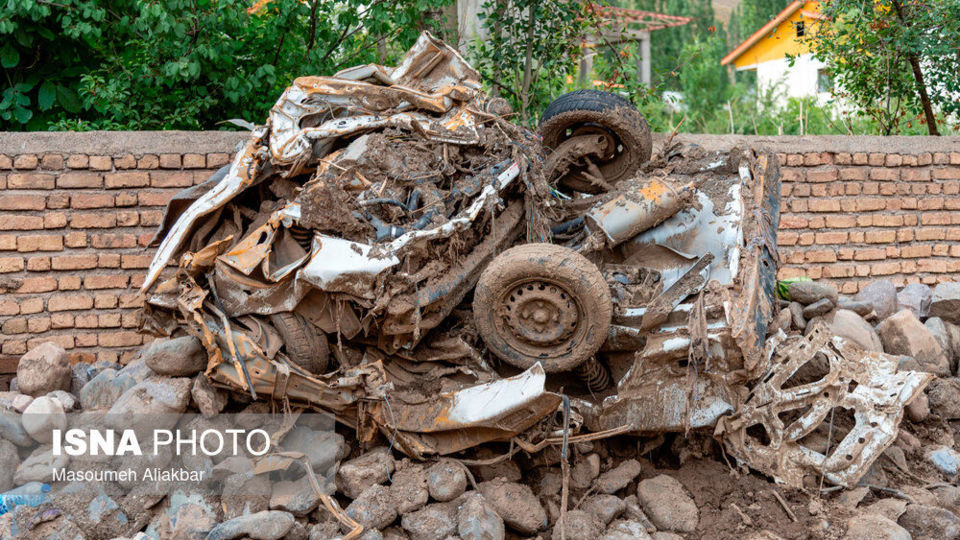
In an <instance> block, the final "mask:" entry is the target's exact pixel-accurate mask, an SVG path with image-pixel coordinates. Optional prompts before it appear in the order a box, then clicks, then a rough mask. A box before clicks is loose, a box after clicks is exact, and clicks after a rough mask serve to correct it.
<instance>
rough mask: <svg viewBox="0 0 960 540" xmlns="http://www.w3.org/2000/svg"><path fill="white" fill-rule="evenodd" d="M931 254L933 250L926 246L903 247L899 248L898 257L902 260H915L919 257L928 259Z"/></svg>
mask: <svg viewBox="0 0 960 540" xmlns="http://www.w3.org/2000/svg"><path fill="white" fill-rule="evenodd" d="M932 253H933V248H932V247H931V246H930V245H927V244H918V245H915V246H903V247H902V248H900V257H902V258H904V259H917V258H920V257H929V256H930V255H931V254H932Z"/></svg>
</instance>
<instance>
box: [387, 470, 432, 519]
mask: <svg viewBox="0 0 960 540" xmlns="http://www.w3.org/2000/svg"><path fill="white" fill-rule="evenodd" d="M392 480H393V482H392V483H391V484H390V496H391V497H392V498H393V500H394V501H395V502H396V504H397V513H399V514H406V513H408V512H414V511H417V510H419V509H421V508H423V505H425V504H427V501H429V500H430V492H429V490H428V489H427V472H426V471H425V470H424V469H423V466H422V465H420V464H417V463H409V462H407V463H405V464H404V467H403V468H400V467H398V468H397V471H396V472H395V473H393V476H392Z"/></svg>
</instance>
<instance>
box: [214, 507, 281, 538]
mask: <svg viewBox="0 0 960 540" xmlns="http://www.w3.org/2000/svg"><path fill="white" fill-rule="evenodd" d="M293 522H294V519H293V516H292V515H291V514H289V513H288V512H280V511H278V510H268V511H265V512H257V513H256V514H248V515H245V516H240V517H236V518H233V519H231V520H230V521H225V522H223V523H221V524H219V525H217V526H216V527H214V528H213V529H212V530H211V531H210V534H209V535H207V540H233V539H234V538H240V537H242V536H248V537H250V538H252V539H253V540H279V539H280V538H283V537H284V536H285V535H286V534H287V532H288V531H290V529H291V528H293Z"/></svg>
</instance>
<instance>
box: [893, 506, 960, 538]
mask: <svg viewBox="0 0 960 540" xmlns="http://www.w3.org/2000/svg"><path fill="white" fill-rule="evenodd" d="M897 522H898V523H899V524H900V526H901V527H903V528H904V529H906V530H907V531H908V532H909V533H910V534H911V535H913V536H914V537H917V538H938V539H942V540H948V539H955V538H960V518H958V517H957V516H955V515H953V514H952V513H950V512H949V511H947V510H944V509H943V508H937V507H936V506H927V505H923V504H911V505H909V506H907V510H906V512H904V513H903V515H902V516H900V519H899V520H898V521H897Z"/></svg>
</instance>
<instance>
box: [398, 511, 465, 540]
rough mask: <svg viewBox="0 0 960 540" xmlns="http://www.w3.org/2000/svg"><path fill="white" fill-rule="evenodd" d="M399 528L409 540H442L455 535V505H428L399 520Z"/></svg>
mask: <svg viewBox="0 0 960 540" xmlns="http://www.w3.org/2000/svg"><path fill="white" fill-rule="evenodd" d="M400 526H401V527H403V530H404V531H406V532H407V534H409V535H410V540H443V539H444V538H447V537H448V536H452V535H454V534H456V533H457V505H456V504H455V503H450V502H445V503H433V504H428V505H426V506H424V507H423V508H421V509H420V510H417V511H416V512H411V513H409V514H404V516H403V517H402V518H400Z"/></svg>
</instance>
